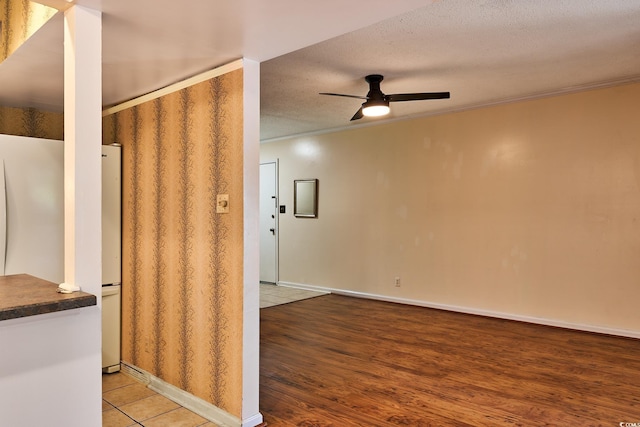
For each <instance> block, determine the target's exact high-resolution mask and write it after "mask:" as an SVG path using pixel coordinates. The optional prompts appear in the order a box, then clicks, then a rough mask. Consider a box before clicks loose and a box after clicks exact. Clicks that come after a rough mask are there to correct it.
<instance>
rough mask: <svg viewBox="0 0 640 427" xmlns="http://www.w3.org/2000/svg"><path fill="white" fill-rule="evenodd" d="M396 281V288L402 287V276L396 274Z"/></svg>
mask: <svg viewBox="0 0 640 427" xmlns="http://www.w3.org/2000/svg"><path fill="white" fill-rule="evenodd" d="M394 283H395V285H396V288H399V287H400V276H396V279H395V281H394Z"/></svg>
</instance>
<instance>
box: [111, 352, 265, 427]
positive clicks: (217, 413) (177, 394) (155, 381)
mask: <svg viewBox="0 0 640 427" xmlns="http://www.w3.org/2000/svg"><path fill="white" fill-rule="evenodd" d="M122 372H124V373H126V374H128V375H130V376H132V377H134V378H136V379H137V380H138V381H140V382H142V383H143V384H145V385H147V387H149V388H150V389H151V390H153V391H155V392H156V393H158V394H161V395H162V396H164V397H166V398H167V399H169V400H172V401H174V402H176V403H177V404H179V405H180V406H183V407H185V408H187V409H188V410H190V411H192V412H195V413H196V414H198V415H200V416H201V417H204V418H206V419H207V420H209V421H211V422H213V423H215V424H219V425H221V426H225V427H245V426H247V427H253V426H255V425H258V424H260V423H258V424H245V423H244V422H242V421H241V420H240V418H238V417H236V416H235V415H232V414H230V413H228V412H227V411H225V410H223V409H220V408H218V407H217V406H215V405H213V404H212V403H209V402H207V401H205V400H203V399H200V398H199V397H197V396H194V395H192V394H191V393H188V392H186V391H184V390H182V389H180V388H178V387H176V386H174V385H172V384H169V383H168V382H166V381H163V380H161V379H160V378H158V377H155V376H153V375H151V374H150V373H149V372H146V371H145V370H143V369H140V368H138V367H137V366H133V365H128V364H126V363H124V362H122ZM257 415H258V416H259V417H260V418H262V415H261V414H257Z"/></svg>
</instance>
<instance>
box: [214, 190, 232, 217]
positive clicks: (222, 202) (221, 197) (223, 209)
mask: <svg viewBox="0 0 640 427" xmlns="http://www.w3.org/2000/svg"><path fill="white" fill-rule="evenodd" d="M216 213H229V195H228V194H218V195H217V196H216Z"/></svg>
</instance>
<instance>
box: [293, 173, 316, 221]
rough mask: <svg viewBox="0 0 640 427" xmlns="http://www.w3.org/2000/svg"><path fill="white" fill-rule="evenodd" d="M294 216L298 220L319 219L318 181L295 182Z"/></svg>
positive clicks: (304, 180) (303, 180)
mask: <svg viewBox="0 0 640 427" xmlns="http://www.w3.org/2000/svg"><path fill="white" fill-rule="evenodd" d="M293 215H294V216H295V217H297V218H317V217H318V180H317V179H296V180H294V181H293Z"/></svg>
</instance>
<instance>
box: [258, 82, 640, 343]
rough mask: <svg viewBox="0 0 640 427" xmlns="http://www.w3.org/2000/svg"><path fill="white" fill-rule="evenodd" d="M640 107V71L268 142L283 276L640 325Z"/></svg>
mask: <svg viewBox="0 0 640 427" xmlns="http://www.w3.org/2000/svg"><path fill="white" fill-rule="evenodd" d="M453 96H455V94H453ZM639 111H640V84H634V85H626V86H619V87H614V88H608V89H601V90H593V91H587V92H583V93H578V94H572V95H565V96H558V97H553V98H546V99H539V100H534V101H527V102H520V103H515V104H509V105H502V106H497V107H491V108H484V109H477V110H472V111H466V112H460V113H455V114H447V115H442V116H436V117H428V118H421V119H415V120H411V121H402V122H396V123H391V124H385V125H379V126H372V127H365V128H360V129H355V130H348V131H342V132H337V133H329V134H322V135H316V136H307V137H298V138H292V139H288V140H282V141H276V142H270V143H266V144H263V146H262V148H261V161H262V162H266V161H270V160H274V159H276V158H277V159H279V161H280V204H285V205H287V213H286V214H283V215H280V254H279V255H280V264H279V267H280V271H279V274H280V276H279V279H280V281H282V282H289V283H299V284H306V285H313V286H321V287H329V288H336V289H342V290H349V291H354V292H362V293H368V294H374V295H382V296H385V297H390V298H400V299H409V300H415V301H419V302H426V303H429V304H436V305H439V304H442V305H445V306H452V307H458V308H466V309H470V310H471V311H474V310H475V311H482V312H498V313H503V314H507V315H513V316H514V317H518V316H520V317H531V318H541V319H547V320H552V321H556V322H566V323H569V324H575V325H586V326H595V327H598V328H610V329H615V330H628V331H635V332H639V331H640V316H638V315H637V301H639V300H640V285H639V284H640V268H639V267H638V266H639V265H640V264H639V262H640V120H639V119H638V112H639ZM345 120H346V119H345ZM301 178H318V179H319V180H320V186H319V187H320V190H319V195H320V200H319V218H318V219H296V218H294V217H293V215H292V211H293V180H294V179H301ZM395 276H399V277H400V280H401V286H400V287H395V286H394V277H395Z"/></svg>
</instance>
